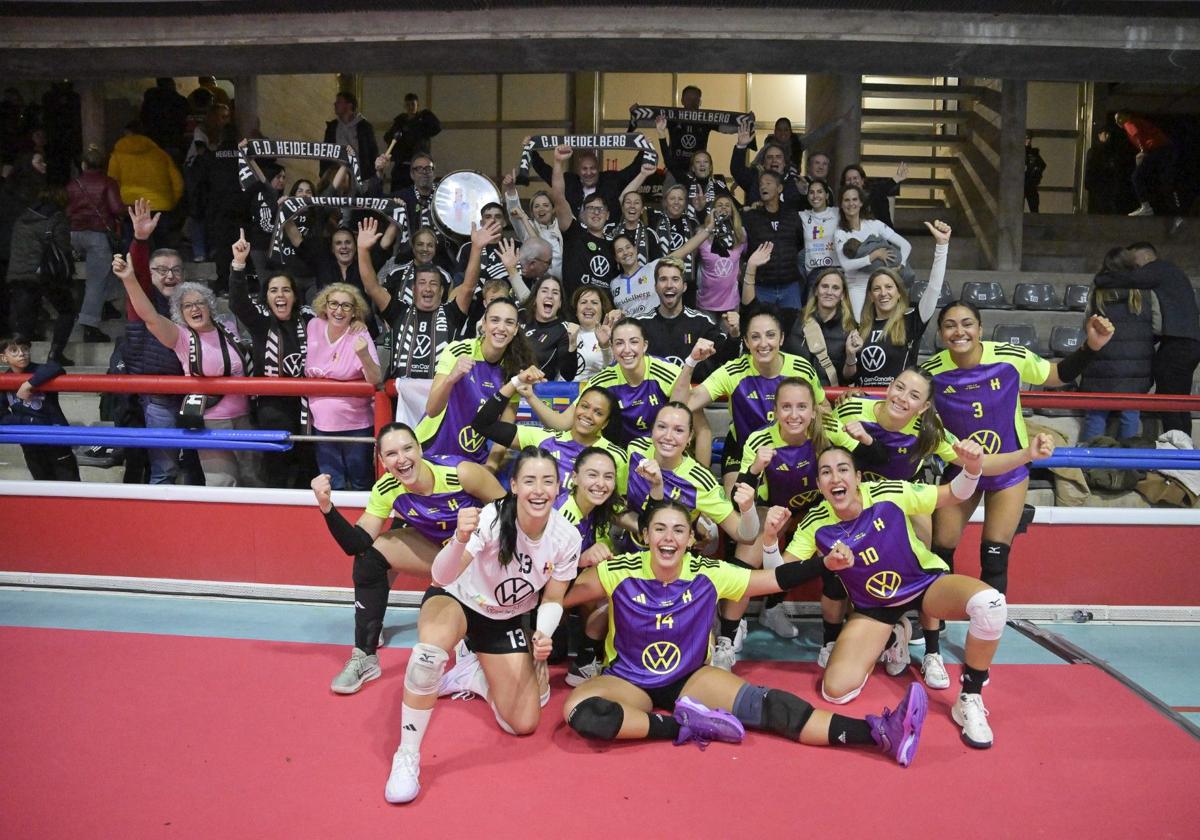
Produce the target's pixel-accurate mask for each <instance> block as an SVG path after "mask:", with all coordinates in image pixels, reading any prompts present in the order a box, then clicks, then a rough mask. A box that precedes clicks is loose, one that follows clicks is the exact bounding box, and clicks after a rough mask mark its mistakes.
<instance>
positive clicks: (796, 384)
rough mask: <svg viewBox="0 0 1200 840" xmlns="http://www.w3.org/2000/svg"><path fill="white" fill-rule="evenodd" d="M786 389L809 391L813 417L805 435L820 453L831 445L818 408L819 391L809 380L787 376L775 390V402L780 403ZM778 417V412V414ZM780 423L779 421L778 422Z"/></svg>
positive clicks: (813, 448) (814, 450) (813, 447)
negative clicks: (781, 395) (780, 396)
mask: <svg viewBox="0 0 1200 840" xmlns="http://www.w3.org/2000/svg"><path fill="white" fill-rule="evenodd" d="M784 388H803V389H804V390H806V391H808V396H809V399H811V400H812V408H813V416H812V419H811V420H809V421H808V428H807V429H805V434H807V435H808V440H809V442H810V443H812V450H813V452H820V451H821V450H822V449H824V448H825V447H826V446H828V445H829V439H828V438H827V437H826V435H825V422H824V417H823V415H822V414H821V411H820V409H819V408H818V407H817V390H816V388H814V387H813V384H812V383H811V382H809V381H808V380H807V379H802V378H801V377H799V376H785V377H784V378H783V379H781V380H780V381H779V385H778V387H776V389H775V401H776V403H778V402H779V394H780V393H781V392H782V391H783V389H784ZM776 416H778V412H776ZM776 423H778V420H776Z"/></svg>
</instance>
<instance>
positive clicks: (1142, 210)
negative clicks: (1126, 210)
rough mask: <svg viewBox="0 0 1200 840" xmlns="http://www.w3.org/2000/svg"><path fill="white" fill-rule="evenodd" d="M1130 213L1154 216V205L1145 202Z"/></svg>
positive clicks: (1132, 214)
mask: <svg viewBox="0 0 1200 840" xmlns="http://www.w3.org/2000/svg"><path fill="white" fill-rule="evenodd" d="M1129 215H1130V216H1153V215H1154V208H1153V207H1151V206H1150V205H1149V204H1148V203H1146V202H1143V203H1142V206H1141V207H1139V208H1138V209H1136V210H1134V211H1133V212H1132V213H1130V214H1129Z"/></svg>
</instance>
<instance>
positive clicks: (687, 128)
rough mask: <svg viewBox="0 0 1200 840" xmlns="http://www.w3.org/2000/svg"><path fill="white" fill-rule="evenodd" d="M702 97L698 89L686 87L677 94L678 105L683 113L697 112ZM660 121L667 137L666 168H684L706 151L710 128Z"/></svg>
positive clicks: (664, 157)
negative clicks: (697, 154) (667, 164)
mask: <svg viewBox="0 0 1200 840" xmlns="http://www.w3.org/2000/svg"><path fill="white" fill-rule="evenodd" d="M703 95H704V94H703V92H702V91H701V90H700V88H698V87H696V86H695V85H688V86H687V87H685V88H684V89H683V90H681V91H680V92H679V104H680V105H681V106H682V108H683V110H685V111H698V110H700V100H701V97H702V96H703ZM660 119H662V122H663V123H664V125H663V129H664V131H665V133H666V134H667V137H668V139H667V143H666V148H665V149H664V152H663V160H664V161H670V165H669V166H668V168H670V167H671V166H674V167H683V168H686V167H687V166H688V164H690V163H691V161H692V158H693V157H694V156H695V154H696V152H704V151H707V150H708V135H709V134H711V133H712V128H711V127H710V126H705V125H693V124H692V123H686V122H673V123H670V124H667V122H666V119H665V118H661V117H660ZM660 136H661V135H660ZM660 145H661V144H660Z"/></svg>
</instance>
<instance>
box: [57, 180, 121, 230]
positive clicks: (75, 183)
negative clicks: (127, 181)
mask: <svg viewBox="0 0 1200 840" xmlns="http://www.w3.org/2000/svg"><path fill="white" fill-rule="evenodd" d="M67 198H68V202H67V218H69V219H70V220H71V230H94V231H105V230H112V231H115V230H117V229H118V228H119V227H120V223H121V217H122V216H124V215H125V202H123V201H121V185H120V184H118V183H117V182H116V181H114V180H113V179H112V178H109V177H108V176H107V175H105V174H104V173H103V172H97V171H91V170H89V171H86V172H84V173H83V174H82V175H80V176H79V177H78V178H75V179H73V180H72V181H71V182H70V183H69V184H67Z"/></svg>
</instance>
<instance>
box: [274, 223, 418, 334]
mask: <svg viewBox="0 0 1200 840" xmlns="http://www.w3.org/2000/svg"><path fill="white" fill-rule="evenodd" d="M283 233H284V236H286V237H287V239H288V241H289V242H291V243H292V246H293V247H294V248H295V249H296V253H297V254H299V255H300V259H302V260H304V263H305V265H307V266H309V268H311V269H312V271H313V274H314V275H315V276H316V290H317V291H318V292H320V291H321V290H323V289H325V288H326V287H327V286H329V285H330V284H331V283H344V284H346V285H349V286H352V287H354V288H355V289H356V290H358V291H359V292H360V293H362V292H363V291H365V289H364V286H363V279H362V272H361V271H360V270H359V267H358V266H359V260H358V247H357V243H356V240H355V234H356V231H355V230H354V229H353V228H351V227H349V226H347V225H345V224H342V225H339V226H338V228H337V230H335V231H334V232H333V236H331V237H330V238H329V240H328V242H326V241H325V240H324V239H320V238H316V237H307V238H306V237H305V236H304V235H303V234H302V233H301V232H300V229H299V228H298V227H297V226H296V223H295V221H294V220H289V221H288V222H286V223H285V224H284V226H283ZM398 233H399V230H398V228H397V227H396V225H395V223H389V224H388V226H387V229H386V230H385V231H384V233H383V235H382V236H381V237H380V238H379V241H378V243H377V244H376V245H375V246H373V247H372V249H371V251H370V259H371V265H372V266H374V267H375V270H376V271H378V270H379V268H380V267H382V266H383V264H384V262H386V261H387V254H386V252H387V250H388V249H390V248H391V247H392V244H393V243H394V242H395V240H396V236H397V235H398ZM373 322H374V319H373V318H370V319H369V320H368V322H367V323H368V325H372V324H373Z"/></svg>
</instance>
